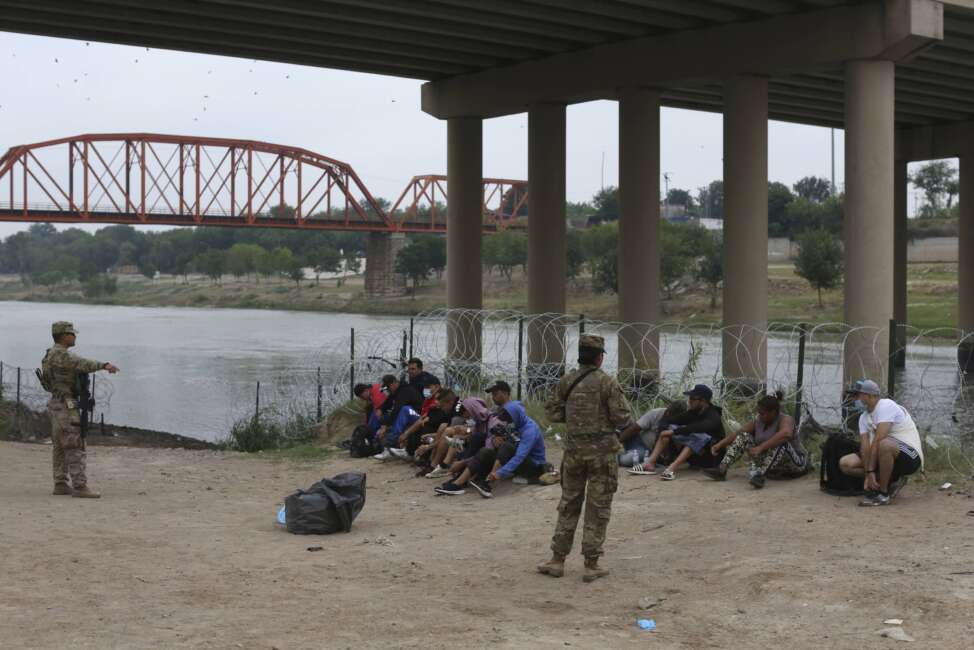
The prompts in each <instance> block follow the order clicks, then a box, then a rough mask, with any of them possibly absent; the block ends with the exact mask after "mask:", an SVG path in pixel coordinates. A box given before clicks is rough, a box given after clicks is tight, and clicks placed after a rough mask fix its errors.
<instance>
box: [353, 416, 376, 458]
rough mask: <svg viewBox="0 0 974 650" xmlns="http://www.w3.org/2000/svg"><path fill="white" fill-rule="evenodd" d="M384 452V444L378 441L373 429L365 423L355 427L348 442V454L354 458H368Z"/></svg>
mask: <svg viewBox="0 0 974 650" xmlns="http://www.w3.org/2000/svg"><path fill="white" fill-rule="evenodd" d="M381 452H382V445H380V444H378V443H376V441H375V435H374V434H373V433H372V430H371V429H370V428H368V427H367V426H365V425H364V424H362V425H359V426H357V427H355V431H353V432H352V437H351V439H350V440H349V444H348V454H349V455H350V456H351V457H352V458H368V457H369V456H374V455H375V454H378V453H381Z"/></svg>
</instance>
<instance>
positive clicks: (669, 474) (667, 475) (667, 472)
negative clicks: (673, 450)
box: [659, 469, 676, 481]
mask: <svg viewBox="0 0 974 650" xmlns="http://www.w3.org/2000/svg"><path fill="white" fill-rule="evenodd" d="M659 477H660V478H661V479H663V480H664V481H672V480H674V479H675V478H676V474H675V473H674V472H673V470H671V469H664V470H663V473H662V474H660V475H659Z"/></svg>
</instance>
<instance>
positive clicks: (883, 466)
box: [879, 438, 900, 494]
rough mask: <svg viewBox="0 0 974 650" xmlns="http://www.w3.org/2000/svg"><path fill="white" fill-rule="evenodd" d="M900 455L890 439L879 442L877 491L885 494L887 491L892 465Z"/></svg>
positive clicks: (898, 449) (894, 443)
mask: <svg viewBox="0 0 974 650" xmlns="http://www.w3.org/2000/svg"><path fill="white" fill-rule="evenodd" d="M899 453H900V447H899V445H897V444H896V442H894V441H893V440H892V439H890V438H883V439H882V440H880V441H879V491H880V492H882V493H883V494H886V493H887V491H888V490H889V479H890V478H891V477H892V476H893V463H895V462H896V456H897V454H899Z"/></svg>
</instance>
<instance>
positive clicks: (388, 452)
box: [373, 381, 423, 460]
mask: <svg viewBox="0 0 974 650" xmlns="http://www.w3.org/2000/svg"><path fill="white" fill-rule="evenodd" d="M389 388H390V389H391V391H392V392H391V393H390V395H389V397H387V398H386V403H387V404H388V403H389V402H392V407H391V408H388V409H386V408H385V407H383V413H384V414H385V415H384V417H383V420H382V426H381V427H379V430H378V431H377V432H376V434H375V438H376V441H377V442H378V443H379V444H380V445H382V451H381V452H380V453H378V454H376V455H375V456H373V458H375V459H376V460H388V459H389V458H392V457H393V456H395V457H396V458H405V457H406V450H405V449H402V448H401V447H399V437H400V436H401V435H402V434H403V432H404V431H405V430H406V429H408V428H409V427H410V426H411V425H412V424H413V423H415V422H416V421H417V420H419V418H420V415H419V411H420V409H421V408H422V404H423V401H422V398H421V397H420V396H419V393H418V392H417V391H416V389H415V388H413V387H412V386H409V385H408V384H402V383H399V382H398V381H394V382H393V383H392V384H391V385H390V386H389Z"/></svg>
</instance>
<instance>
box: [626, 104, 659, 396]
mask: <svg viewBox="0 0 974 650" xmlns="http://www.w3.org/2000/svg"><path fill="white" fill-rule="evenodd" d="M659 115H660V93H659V91H658V90H653V89H650V88H625V89H623V90H622V91H621V93H620V95H619V318H620V319H621V320H622V322H623V323H627V324H628V325H626V326H625V327H624V329H622V330H621V331H620V332H619V374H620V376H619V379H620V381H622V382H623V384H624V385H628V386H631V387H633V388H636V389H642V388H646V387H650V386H653V385H654V384H655V383H656V381H657V380H658V379H659V332H658V331H657V330H655V329H654V328H653V326H655V325H656V324H657V323H658V322H659V309H660V302H659V286H660V207H659V206H660V201H659V196H660V195H659V183H660V131H659V128H660V122H659V120H660V117H659Z"/></svg>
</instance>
